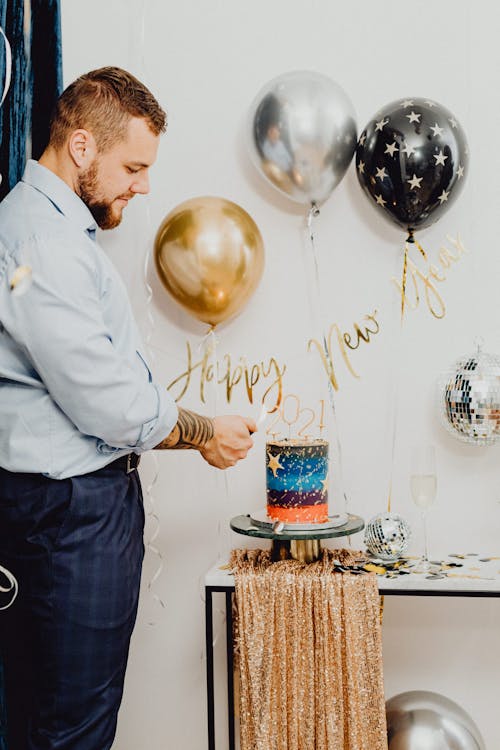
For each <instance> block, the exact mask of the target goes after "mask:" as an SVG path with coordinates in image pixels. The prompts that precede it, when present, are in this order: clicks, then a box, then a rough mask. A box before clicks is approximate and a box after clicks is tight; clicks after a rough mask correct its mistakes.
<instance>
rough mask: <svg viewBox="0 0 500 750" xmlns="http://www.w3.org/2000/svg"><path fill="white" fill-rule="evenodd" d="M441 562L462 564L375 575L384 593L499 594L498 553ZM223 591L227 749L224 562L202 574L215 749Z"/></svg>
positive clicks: (227, 583)
mask: <svg viewBox="0 0 500 750" xmlns="http://www.w3.org/2000/svg"><path fill="white" fill-rule="evenodd" d="M438 559H439V560H441V561H443V562H444V563H451V564H452V565H461V566H462V567H452V568H449V569H448V570H447V571H446V574H445V576H444V577H443V578H441V579H436V578H433V579H431V578H428V577H426V575H425V574H422V573H414V572H410V573H408V574H401V575H397V576H395V577H392V578H388V577H387V575H378V576H377V580H378V589H379V593H380V594H381V595H387V596H461V597H463V596H466V597H474V596H476V597H500V556H498V557H497V556H491V557H490V556H487V555H485V556H482V555H478V554H472V553H469V554H459V553H456V554H449V555H444V556H443V557H440V558H438ZM217 592H222V593H224V594H225V609H226V612H225V614H226V653H227V695H228V737H229V750H234V748H235V736H234V685H233V616H232V597H233V594H234V576H233V574H232V573H231V571H230V570H228V569H227V566H224V565H220V564H219V565H216V566H214V567H212V568H211V569H210V570H209V571H208V572H207V573H206V575H205V636H206V673H207V711H208V749H209V750H215V700H214V651H213V595H214V593H217Z"/></svg>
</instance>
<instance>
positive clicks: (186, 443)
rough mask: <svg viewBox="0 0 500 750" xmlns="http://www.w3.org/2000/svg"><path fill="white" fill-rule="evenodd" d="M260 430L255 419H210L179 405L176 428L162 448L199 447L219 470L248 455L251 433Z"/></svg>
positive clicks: (204, 455)
mask: <svg viewBox="0 0 500 750" xmlns="http://www.w3.org/2000/svg"><path fill="white" fill-rule="evenodd" d="M253 432H257V425H256V424H255V422H254V420H253V419H249V418H246V417H237V416H228V417H215V418H214V419H210V418H209V417H204V416H202V415H201V414H196V413H195V412H192V411H189V410H188V409H182V408H179V418H178V420H177V424H176V425H175V427H174V429H173V430H172V432H171V433H170V435H167V437H166V438H165V440H163V441H162V442H161V443H159V445H157V446H156V448H157V449H159V450H166V449H171V450H183V449H186V448H193V449H195V450H198V451H199V452H200V453H201V455H202V456H203V458H204V459H205V461H207V462H208V463H209V464H210V465H211V466H216V467H217V468H218V469H227V468H228V467H229V466H234V465H235V464H236V463H237V462H238V461H240V460H241V459H242V458H245V456H246V455H247V453H248V451H249V450H250V448H251V447H252V445H253V440H252V438H251V437H250V435H251V434H252V433H253Z"/></svg>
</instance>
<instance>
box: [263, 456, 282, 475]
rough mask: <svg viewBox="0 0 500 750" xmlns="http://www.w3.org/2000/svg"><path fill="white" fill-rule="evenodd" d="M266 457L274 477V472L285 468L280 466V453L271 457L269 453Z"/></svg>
mask: <svg viewBox="0 0 500 750" xmlns="http://www.w3.org/2000/svg"><path fill="white" fill-rule="evenodd" d="M267 455H268V456H269V468H270V469H271V471H272V472H273V474H274V476H276V472H277V471H278V469H284V468H285V467H284V466H282V465H281V464H280V456H281V453H278V455H277V456H272V455H271V454H270V453H268V454H267Z"/></svg>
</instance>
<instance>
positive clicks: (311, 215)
mask: <svg viewBox="0 0 500 750" xmlns="http://www.w3.org/2000/svg"><path fill="white" fill-rule="evenodd" d="M318 216H319V208H318V206H317V205H316V203H314V202H313V203H312V204H311V208H310V209H309V211H308V213H307V218H306V222H307V228H308V230H309V241H310V245H311V253H312V257H313V261H314V271H315V282H316V299H317V300H318V307H319V314H320V327H321V338H322V341H323V348H324V350H325V357H326V361H327V363H328V366H329V369H330V372H332V371H333V365H332V362H331V358H330V351H329V349H328V344H327V339H326V334H325V331H324V327H323V301H322V296H321V284H320V272H319V262H318V257H317V253H316V245H315V241H314V226H313V225H314V219H316V218H317V217H318ZM327 381H328V398H329V401H330V407H331V410H332V414H333V421H334V433H335V447H336V451H337V459H338V466H337V476H338V482H339V486H340V491H341V494H342V496H343V498H344V512H345V513H348V500H347V494H346V492H345V489H344V478H343V471H342V465H343V463H342V448H341V442H340V434H339V428H338V420H337V412H336V409H335V397H334V390H333V385H332V382H331V380H330V378H327ZM348 541H349V545H350V544H351V538H350V537H349V539H348Z"/></svg>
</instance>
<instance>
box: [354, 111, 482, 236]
mask: <svg viewBox="0 0 500 750" xmlns="http://www.w3.org/2000/svg"><path fill="white" fill-rule="evenodd" d="M468 154H469V150H468V148H467V140H466V138H465V134H464V131H463V129H462V128H461V126H460V124H459V122H458V120H457V119H456V118H455V117H454V116H453V115H452V114H451V112H449V111H448V110H447V109H445V107H443V106H441V105H440V104H437V103H436V102H433V101H430V100H429V99H418V98H413V99H400V100H398V101H396V102H392V103H391V104H388V105H387V106H386V107H384V109H382V110H381V111H380V112H378V113H377V115H376V116H375V117H374V118H373V119H372V120H370V122H369V123H368V125H367V126H366V128H365V129H364V131H363V132H362V134H361V136H360V139H359V141H358V145H357V149H356V172H357V175H358V179H359V182H360V184H361V187H362V188H363V190H364V191H365V192H366V194H367V195H368V196H369V197H370V199H371V200H372V201H373V202H374V204H375V206H376V207H377V208H380V210H381V211H382V212H383V213H384V215H385V216H386V218H388V219H389V220H390V221H392V222H395V223H396V224H399V225H400V226H402V227H404V228H405V229H406V230H407V231H408V232H409V233H410V235H412V234H413V231H414V230H418V229H423V228H424V227H428V226H429V225H430V224H433V223H434V222H435V221H437V220H438V219H439V218H440V217H441V216H442V215H443V213H444V212H445V211H446V210H447V209H448V208H449V207H450V206H451V205H452V204H453V203H454V202H455V200H456V199H457V197H458V195H459V193H460V192H461V190H462V187H463V184H464V182H465V177H466V175H467V170H468V160H469V158H468Z"/></svg>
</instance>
